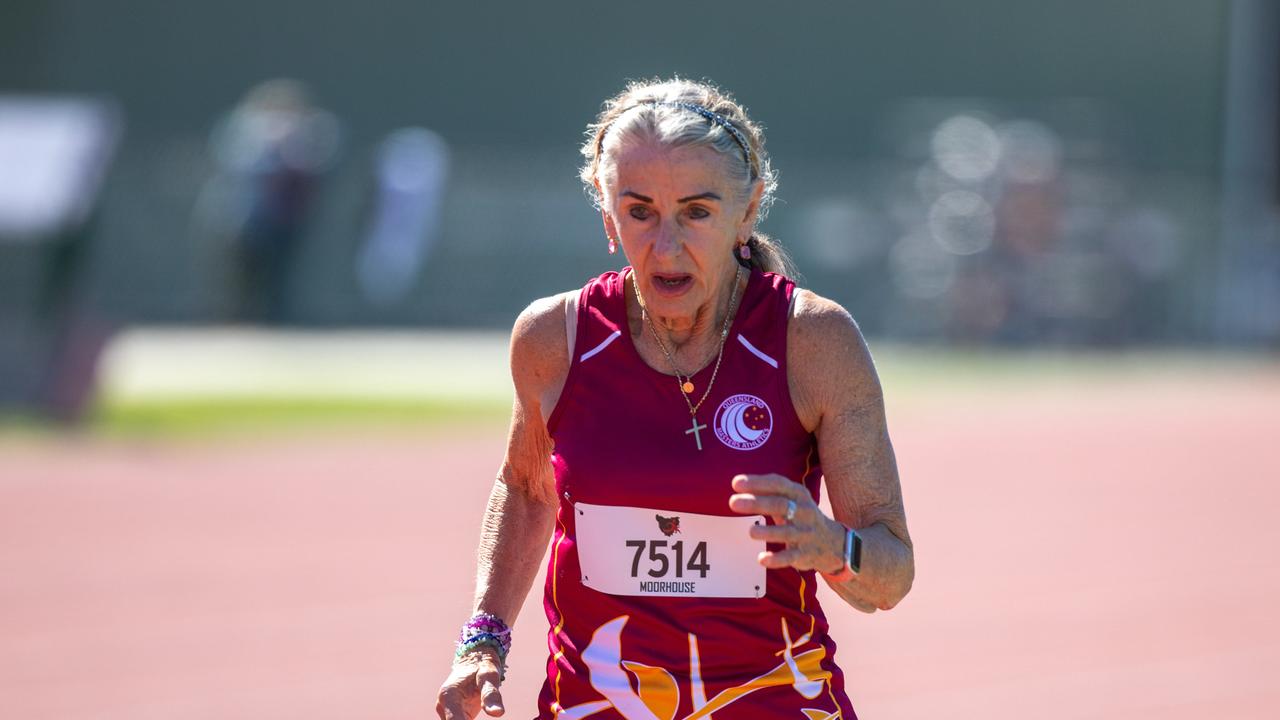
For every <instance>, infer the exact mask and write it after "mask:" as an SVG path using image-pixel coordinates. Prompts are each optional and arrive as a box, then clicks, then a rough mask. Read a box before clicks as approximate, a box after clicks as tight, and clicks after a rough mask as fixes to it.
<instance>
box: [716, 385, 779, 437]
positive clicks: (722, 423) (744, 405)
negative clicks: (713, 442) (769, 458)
mask: <svg viewBox="0 0 1280 720" xmlns="http://www.w3.org/2000/svg"><path fill="white" fill-rule="evenodd" d="M714 425H715V429H716V437H718V438H720V442H722V443H724V444H725V445H728V446H729V447H731V448H733V449H734V450H755V449H756V448H758V447H760V446H761V445H763V444H764V441H765V440H768V439H769V433H770V432H772V431H773V413H772V412H770V411H769V406H768V405H767V404H765V401H764V400H761V399H760V398H758V397H756V396H755V395H732V396H730V397H729V398H728V399H727V400H725V401H724V402H722V403H720V407H719V408H717V409H716V419H715V422H714Z"/></svg>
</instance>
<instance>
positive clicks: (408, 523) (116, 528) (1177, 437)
mask: <svg viewBox="0 0 1280 720" xmlns="http://www.w3.org/2000/svg"><path fill="white" fill-rule="evenodd" d="M891 400H892V398H891ZM890 423H891V431H892V433H893V437H894V441H895V446H896V448H897V452H898V457H899V463H900V467H901V471H902V477H903V484H904V490H905V494H906V501H907V511H908V519H909V522H910V525H911V529H912V532H913V535H914V538H915V541H916V545H917V581H916V585H915V588H914V590H913V591H912V593H911V595H910V596H908V598H907V599H906V600H905V601H904V602H903V603H902V604H901V605H900V606H899V607H898V608H897V609H895V610H893V611H891V612H888V613H877V614H875V615H863V614H861V613H858V612H856V611H853V610H840V609H839V607H838V606H837V605H836V604H835V602H834V601H833V600H831V597H832V596H831V595H830V594H829V593H828V595H827V598H828V600H827V608H828V611H829V613H830V614H832V615H833V616H834V617H833V626H834V632H835V634H836V638H837V640H838V642H839V645H840V650H839V653H838V658H839V660H840V661H841V664H842V666H843V667H844V668H845V672H846V674H847V675H848V678H849V687H850V694H851V696H852V698H853V701H854V705H855V707H856V708H857V709H858V711H859V713H860V715H861V716H862V717H863V718H864V719H866V720H872V719H875V718H886V719H887V718H895V719H914V718H919V719H922V720H923V719H924V718H931V719H932V718H985V719H988V720H998V719H1002V718H1162V719H1166V720H1168V719H1180V718H1203V717H1212V718H1269V717H1275V714H1274V713H1275V712H1276V710H1275V708H1276V707H1278V706H1280V627H1278V626H1280V622H1278V621H1277V620H1276V617H1275V613H1276V609H1277V607H1278V606H1280V602H1278V601H1280V562H1278V561H1277V557H1276V553H1277V548H1280V522H1277V517H1276V515H1277V512H1278V511H1280V482H1278V481H1280V447H1278V446H1280V374H1278V373H1276V372H1254V373H1247V374H1243V375H1239V376H1231V375H1229V374H1222V375H1219V376H1214V377H1210V378H1207V379H1206V378H1196V377H1185V378H1170V377H1165V378H1156V379H1152V380H1150V381H1147V382H1137V383H1134V382H1124V383H1121V382H1116V383H1112V384H1103V385H1102V386H1097V385H1091V384H1087V383H1085V382H1084V381H1079V382H1078V383H1077V384H1076V385H1072V384H1070V383H1068V384H1066V385H1057V386H1055V387H1054V388H1051V389H1045V390H1036V389H1026V388H1023V389H1022V390H1010V391H1007V392H1006V391H997V390H995V389H990V390H975V389H970V390H967V391H957V392H956V393H953V394H939V395H934V396H931V397H917V398H914V399H911V400H909V401H904V402H901V403H897V404H894V403H891V406H890ZM504 432H505V428H504V427H502V426H500V425H497V426H494V427H492V428H480V429H476V430H472V431H465V432H464V431H459V430H453V431H449V432H442V431H433V430H423V431H419V432H416V433H414V432H409V431H404V430H400V431H395V432H365V433H363V434H354V435H353V434H350V433H344V434H341V435H339V434H336V433H331V434H315V433H312V434H309V435H305V436H293V437H287V438H275V439H256V440H255V439H247V438H241V439H223V440H218V441H203V442H202V441H168V442H160V441H144V440H103V439H75V438H55V439H36V440H32V439H29V438H28V439H24V440H21V441H18V440H13V439H10V440H4V439H2V438H0V718H5V719H9V718H13V719H22V720H43V719H46V718H49V719H52V718H58V719H60V720H88V719H90V718H93V719H95V720H108V719H110V720H114V719H117V718H118V719H124V718H129V719H130V720H144V719H145V720H174V719H182V720H203V719H209V720H213V719H215V718H216V719H218V720H226V719H228V718H236V719H245V720H257V719H266V718H309V719H311V720H323V719H327V718H333V719H335V720H337V719H343V720H348V719H352V718H360V719H362V720H366V719H367V720H375V719H380V718H388V719H390V718H428V717H434V712H433V710H432V707H433V705H434V691H435V689H436V688H437V687H438V685H439V683H440V681H441V680H442V679H443V677H444V675H445V672H446V668H447V665H448V661H449V658H450V654H451V651H452V647H451V643H452V641H453V636H454V633H455V632H456V628H457V627H458V625H459V624H460V622H461V621H462V620H463V619H464V618H465V616H466V613H467V610H468V604H469V598H470V592H471V572H472V562H473V552H474V546H475V540H476V537H477V533H478V531H477V523H478V521H479V517H480V512H481V510H482V507H483V504H484V500H485V497H486V494H487V492H488V485H489V482H490V478H491V477H492V476H493V473H494V470H495V469H496V468H497V465H498V462H499V460H500V458H501V452H502V440H503V437H504ZM540 587H541V578H539V579H538V581H537V584H536V585H535V593H534V595H533V596H531V598H530V601H529V602H528V603H526V605H525V610H524V612H523V613H522V614H521V617H520V621H519V623H518V624H517V631H516V640H515V650H514V652H513V656H512V668H511V671H510V673H509V675H510V678H509V680H508V683H507V685H506V687H505V688H504V694H505V696H506V700H507V707H508V708H509V710H508V713H507V716H508V717H515V718H529V717H532V715H533V712H532V707H533V700H534V697H535V695H536V692H537V688H538V685H539V683H540V680H541V678H540V676H541V673H542V672H543V663H544V661H545V657H546V644H545V639H544V633H545V630H546V627H545V620H544V618H543V617H542V615H541V606H540V599H539V598H538V597H537V590H538V589H539V588H540Z"/></svg>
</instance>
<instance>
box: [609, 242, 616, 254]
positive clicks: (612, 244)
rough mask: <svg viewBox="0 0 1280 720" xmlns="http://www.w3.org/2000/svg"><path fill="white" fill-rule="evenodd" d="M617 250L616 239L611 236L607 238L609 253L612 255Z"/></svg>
mask: <svg viewBox="0 0 1280 720" xmlns="http://www.w3.org/2000/svg"><path fill="white" fill-rule="evenodd" d="M617 252H618V241H617V240H615V239H613V238H609V254H610V255H613V254H615V253H617Z"/></svg>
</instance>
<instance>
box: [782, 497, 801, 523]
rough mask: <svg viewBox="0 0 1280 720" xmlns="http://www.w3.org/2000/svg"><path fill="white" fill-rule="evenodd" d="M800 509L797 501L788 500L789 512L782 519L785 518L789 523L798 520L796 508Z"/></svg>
mask: <svg viewBox="0 0 1280 720" xmlns="http://www.w3.org/2000/svg"><path fill="white" fill-rule="evenodd" d="M798 507H799V506H798V505H796V501H795V500H787V512H786V514H785V515H783V516H782V518H783V519H784V520H786V521H787V522H791V521H792V520H795V519H796V508H798Z"/></svg>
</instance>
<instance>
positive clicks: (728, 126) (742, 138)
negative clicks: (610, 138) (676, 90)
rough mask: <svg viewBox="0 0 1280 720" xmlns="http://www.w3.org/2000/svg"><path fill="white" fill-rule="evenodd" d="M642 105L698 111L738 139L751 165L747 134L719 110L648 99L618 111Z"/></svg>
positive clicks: (677, 101)
mask: <svg viewBox="0 0 1280 720" xmlns="http://www.w3.org/2000/svg"><path fill="white" fill-rule="evenodd" d="M641 105H653V106H657V105H666V106H668V107H678V108H683V109H685V110H689V111H691V112H696V113H698V114H699V115H701V116H702V117H704V118H706V119H707V120H709V121H711V122H712V123H714V124H716V125H719V126H720V127H722V128H724V130H725V132H727V133H729V135H731V136H732V137H733V139H734V140H736V141H737V143H738V146H739V147H741V148H742V155H743V158H744V159H745V160H746V161H747V167H748V168H750V167H751V146H750V145H748V144H747V136H746V135H743V134H742V131H741V130H739V129H738V128H737V127H736V126H734V124H733V123H731V122H729V118H727V117H725V116H723V115H721V114H720V113H718V112H714V111H712V110H708V109H707V108H704V107H702V106H701V105H696V104H694V103H690V102H681V101H679V100H646V101H645V102H642V103H636V104H635V105H632V106H630V107H628V108H627V109H626V110H623V111H622V112H620V113H618V117H621V116H622V113H625V112H627V110H630V109H632V108H637V107H640V106H641ZM605 132H608V130H607V129H606V130H605V131H604V132H602V133H600V145H601V146H603V145H604V136H605Z"/></svg>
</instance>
